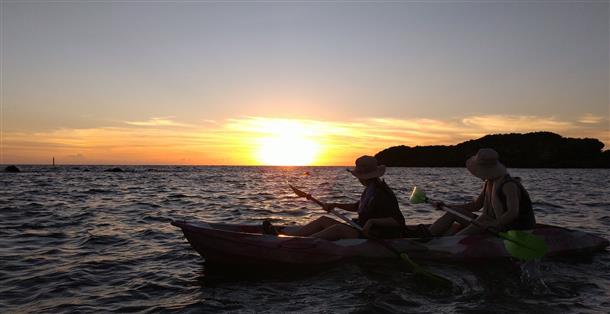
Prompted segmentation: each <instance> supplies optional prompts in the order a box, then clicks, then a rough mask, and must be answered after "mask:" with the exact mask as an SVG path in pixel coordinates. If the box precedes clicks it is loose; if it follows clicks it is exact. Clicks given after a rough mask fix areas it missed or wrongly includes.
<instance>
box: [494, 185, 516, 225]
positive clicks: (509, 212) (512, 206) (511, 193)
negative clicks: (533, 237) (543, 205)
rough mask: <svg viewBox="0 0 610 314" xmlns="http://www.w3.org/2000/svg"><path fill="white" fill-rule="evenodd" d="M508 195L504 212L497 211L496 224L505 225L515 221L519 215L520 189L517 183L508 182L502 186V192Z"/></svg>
mask: <svg viewBox="0 0 610 314" xmlns="http://www.w3.org/2000/svg"><path fill="white" fill-rule="evenodd" d="M501 193H504V196H505V197H506V208H504V212H498V211H495V210H494V211H495V214H496V226H495V227H497V226H505V225H508V224H510V223H511V222H513V221H514V220H515V219H517V216H519V189H518V187H517V184H515V183H512V182H508V183H506V184H504V186H502V192H501Z"/></svg>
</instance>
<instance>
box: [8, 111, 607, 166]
mask: <svg viewBox="0 0 610 314" xmlns="http://www.w3.org/2000/svg"><path fill="white" fill-rule="evenodd" d="M584 117H585V118H588V119H584V120H583V117H578V118H575V119H574V120H573V121H568V120H559V119H557V118H555V117H553V116H518V115H472V116H462V117H455V118H452V119H424V118H414V119H396V118H370V119H355V120H344V121H323V120H313V119H281V118H270V117H238V118H230V119H225V120H219V121H215V122H217V123H201V124H200V125H192V124H187V123H182V122H179V121H175V120H174V118H173V117H159V118H152V119H150V120H147V121H140V122H138V121H129V122H127V123H126V124H125V125H124V126H118V127H117V126H113V127H101V128H88V129H58V130H54V131H50V132H4V135H3V137H4V142H3V143H4V144H3V146H4V147H3V151H4V153H3V162H8V163H48V160H50V157H51V156H55V157H56V158H58V160H71V161H73V162H75V163H92V164H95V163H103V164H113V163H114V164H185V163H188V164H224V165H226V164H256V163H258V162H260V161H259V160H257V159H256V151H257V150H258V149H259V146H260V145H261V142H262V141H263V140H264V139H265V138H269V137H274V136H283V137H288V138H290V137H291V136H292V137H295V138H296V137H298V138H301V139H305V140H311V141H315V142H316V143H319V144H320V147H321V148H322V149H321V150H320V153H319V154H320V155H319V158H318V159H317V164H324V165H350V164H352V163H353V160H354V158H356V157H358V156H360V155H364V154H369V155H372V154H375V153H377V152H378V151H380V150H382V149H384V148H387V147H390V146H396V145H408V146H416V145H451V144H457V143H459V142H462V141H465V140H469V139H473V138H478V137H481V136H483V135H486V134H490V133H494V134H495V133H509V132H520V133H522V132H530V131H552V132H556V133H559V134H561V135H564V136H570V137H593V138H598V139H600V140H601V141H602V142H604V143H606V145H608V144H610V130H608V128H607V127H604V126H600V125H596V124H592V123H583V122H582V121H598V120H596V119H594V116H589V115H585V116H584ZM599 121H601V120H599ZM79 156H86V158H79Z"/></svg>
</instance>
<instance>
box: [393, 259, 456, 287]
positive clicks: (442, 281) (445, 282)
mask: <svg viewBox="0 0 610 314" xmlns="http://www.w3.org/2000/svg"><path fill="white" fill-rule="evenodd" d="M399 256H400V258H401V259H402V260H403V261H405V262H407V264H409V268H410V269H411V271H413V273H414V274H416V275H419V276H423V277H425V278H427V279H428V280H430V281H432V282H434V283H436V284H438V285H441V286H445V287H451V286H453V282H451V280H449V279H447V278H444V277H441V276H439V275H436V274H433V273H431V272H429V271H427V270H426V269H425V268H423V267H421V266H419V265H418V264H416V263H415V262H414V261H413V260H412V259H411V258H410V257H409V255H407V254H406V253H400V255H399Z"/></svg>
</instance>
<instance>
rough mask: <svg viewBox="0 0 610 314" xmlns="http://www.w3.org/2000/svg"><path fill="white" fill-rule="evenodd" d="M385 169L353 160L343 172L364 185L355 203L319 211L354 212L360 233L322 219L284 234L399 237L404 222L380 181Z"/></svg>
mask: <svg viewBox="0 0 610 314" xmlns="http://www.w3.org/2000/svg"><path fill="white" fill-rule="evenodd" d="M385 169H386V168H385V166H384V165H378V164H377V159H375V157H372V156H362V157H360V158H358V159H356V167H355V168H354V169H347V170H348V171H349V172H350V173H351V174H352V175H353V176H354V177H356V178H357V179H358V180H359V181H360V183H362V185H364V186H365V189H364V191H363V192H362V195H361V196H360V200H359V201H358V202H355V203H323V208H324V210H326V211H327V212H328V211H330V210H332V209H334V208H339V209H343V210H346V211H351V212H357V213H358V218H357V219H355V222H356V223H357V224H358V225H360V226H361V227H362V229H363V231H362V232H360V231H359V230H356V229H355V228H354V227H352V226H349V225H347V224H344V223H341V222H339V221H337V220H335V219H332V218H330V217H326V216H323V217H320V218H318V219H316V220H314V221H311V222H310V223H308V224H306V225H305V226H303V227H301V228H299V229H297V230H290V231H286V232H285V233H284V234H286V235H292V236H311V237H317V238H323V239H327V240H337V239H346V238H359V237H368V236H374V237H376V238H398V237H400V236H401V235H402V232H403V230H404V228H405V219H404V217H403V215H402V213H401V212H400V209H399V207H398V200H397V199H396V196H395V195H394V192H392V190H391V189H390V187H389V186H388V185H387V184H386V183H385V181H383V180H381V179H380V178H381V176H383V175H384V173H385ZM263 228H264V229H265V230H267V231H272V230H273V228H272V226H270V224H269V223H268V222H267V223H264V224H263ZM272 232H273V231H272Z"/></svg>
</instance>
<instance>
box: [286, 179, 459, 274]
mask: <svg viewBox="0 0 610 314" xmlns="http://www.w3.org/2000/svg"><path fill="white" fill-rule="evenodd" d="M288 186H290V188H291V189H292V191H293V192H294V194H296V195H297V196H299V197H304V198H306V199H308V200H310V201H312V202H314V203H316V204H318V205H320V206H321V207H324V203H322V202H320V201H319V200H317V199H316V198H315V197H313V196H311V194H309V193H306V192H303V191H301V190H299V189H297V188H295V187H294V186H293V185H292V184H288ZM329 212H330V213H332V214H333V215H335V216H337V217H338V218H340V219H341V220H343V221H345V222H347V223H348V224H349V225H350V226H352V227H354V228H356V230H359V231H362V230H363V229H362V227H360V225H358V224H357V223H355V222H354V221H353V220H351V219H349V218H347V217H345V216H344V215H343V214H341V213H339V212H337V211H336V210H335V209H331V210H330V211H329ZM368 239H369V240H373V241H375V242H376V243H379V244H380V245H382V246H383V247H385V248H386V249H388V250H389V251H391V252H392V253H394V254H396V255H398V257H399V258H400V259H402V260H403V261H405V262H406V263H407V264H408V265H409V269H410V270H411V271H413V273H414V274H416V275H421V276H424V277H426V278H428V279H431V280H432V281H434V282H435V283H438V284H441V285H444V286H451V285H453V283H452V282H451V281H450V280H449V279H446V278H443V277H441V276H439V275H436V274H433V273H431V272H429V271H427V270H426V269H424V268H423V267H421V266H419V265H418V264H416V263H415V262H414V261H413V260H412V259H411V258H410V257H409V255H407V253H405V252H400V251H398V250H397V249H396V248H394V247H393V246H392V245H390V244H389V243H387V242H385V241H384V240H382V239H378V238H375V237H371V236H370V235H369V236H368Z"/></svg>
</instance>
